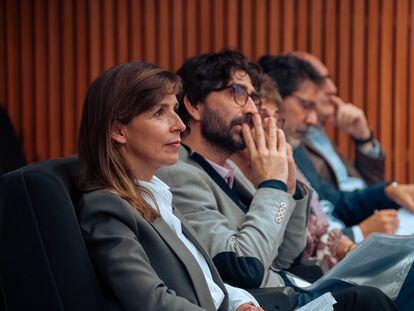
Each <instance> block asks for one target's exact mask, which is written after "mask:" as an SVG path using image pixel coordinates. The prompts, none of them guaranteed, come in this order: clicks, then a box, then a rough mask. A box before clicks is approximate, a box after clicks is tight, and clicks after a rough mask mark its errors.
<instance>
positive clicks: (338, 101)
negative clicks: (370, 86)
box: [330, 95, 345, 108]
mask: <svg viewBox="0 0 414 311" xmlns="http://www.w3.org/2000/svg"><path fill="white" fill-rule="evenodd" d="M330 100H331V102H332V104H334V105H335V106H336V107H337V108H339V107H341V106H343V105H345V102H344V101H343V100H342V98H340V97H339V96H335V95H332V96H331V97H330Z"/></svg>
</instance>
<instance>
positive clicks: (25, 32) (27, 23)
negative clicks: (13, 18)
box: [20, 1, 34, 162]
mask: <svg viewBox="0 0 414 311" xmlns="http://www.w3.org/2000/svg"><path fill="white" fill-rule="evenodd" d="M20 18H21V19H20V20H21V23H22V24H21V28H20V42H21V43H20V44H21V47H22V52H21V64H22V65H21V67H20V69H21V96H22V97H21V101H22V138H23V139H24V142H25V143H24V152H25V154H26V158H27V160H28V161H29V162H32V161H34V124H33V111H34V105H33V98H34V96H33V95H34V93H33V86H32V83H33V63H34V59H33V53H32V51H33V35H32V30H33V26H32V24H33V20H32V18H33V16H32V4H31V3H30V2H29V1H22V2H21V5H20Z"/></svg>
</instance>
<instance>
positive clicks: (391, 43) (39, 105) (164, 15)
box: [0, 0, 414, 182]
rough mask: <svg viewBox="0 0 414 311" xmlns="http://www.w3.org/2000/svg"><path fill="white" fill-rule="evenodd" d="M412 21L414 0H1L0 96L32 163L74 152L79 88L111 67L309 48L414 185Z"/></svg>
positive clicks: (391, 173)
mask: <svg viewBox="0 0 414 311" xmlns="http://www.w3.org/2000/svg"><path fill="white" fill-rule="evenodd" d="M413 22H414V0H211V1H208V0H142V1H138V0H102V1H97V0H89V1H86V0H73V1H71V0H65V1H63V0H62V1H58V0H35V1H28V0H0V102H2V104H3V105H5V106H6V107H7V109H8V111H9V114H10V116H11V118H12V120H13V122H14V124H15V126H16V128H17V130H18V132H19V134H20V135H21V137H22V139H23V143H24V150H25V153H26V156H27V159H28V161H29V162H32V161H38V160H43V159H48V158H51V157H57V156H64V155H69V154H72V153H74V152H76V135H77V129H78V124H79V119H80V115H81V109H82V103H83V97H84V95H85V91H86V88H87V86H88V84H89V83H90V81H91V80H92V79H93V78H94V77H96V76H97V75H98V74H99V73H100V72H101V71H102V70H104V69H105V68H108V67H110V66H112V65H115V64H119V63H124V62H127V61H130V60H147V61H149V62H154V63H157V64H158V65H160V66H162V67H164V68H166V69H171V70H176V69H177V68H178V67H179V66H180V65H181V63H182V62H183V60H185V59H186V58H187V57H189V56H193V55H195V54H198V53H202V52H207V51H216V50H219V49H222V48H237V49H240V50H241V51H242V52H244V53H245V54H246V55H247V56H249V57H251V58H253V59H256V58H258V57H260V56H261V55H263V54H265V53H272V54H276V53H279V52H283V51H291V50H303V51H310V52H312V53H314V54H316V55H318V56H320V57H321V58H322V59H323V60H324V61H325V62H326V63H327V64H328V67H329V68H330V70H331V75H332V77H333V78H334V80H335V81H336V82H337V84H338V87H339V92H340V96H341V97H343V98H344V99H345V100H347V101H351V102H353V103H354V104H356V105H358V106H360V107H363V109H364V110H365V111H366V113H367V115H368V119H369V123H370V125H371V126H372V128H373V130H374V132H375V133H376V135H378V137H379V138H380V140H381V142H382V144H383V146H384V147H385V150H386V152H387V155H388V157H387V176H388V177H389V178H395V179H397V180H398V181H400V182H414V122H410V120H412V119H414V106H413V104H410V103H413V102H414V87H413V86H414V28H413ZM328 130H329V133H330V134H331V135H333V137H335V139H336V141H337V142H338V144H339V146H340V149H341V150H342V151H343V152H345V153H348V154H350V155H351V154H352V144H350V142H349V141H348V140H347V138H346V137H345V136H344V135H343V134H338V133H336V132H335V131H333V129H332V128H329V129H328ZM3 147H4V146H2V148H3ZM0 152H1V151H0Z"/></svg>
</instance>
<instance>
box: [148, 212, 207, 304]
mask: <svg viewBox="0 0 414 311" xmlns="http://www.w3.org/2000/svg"><path fill="white" fill-rule="evenodd" d="M151 225H152V226H153V228H154V229H155V230H156V231H157V232H158V234H159V235H160V236H161V238H162V239H163V240H164V241H165V243H167V244H168V245H169V246H170V247H171V250H172V251H173V252H174V253H175V254H176V255H177V257H178V258H179V259H180V260H181V261H182V262H183V264H184V266H185V267H186V268H187V271H188V273H189V275H190V277H191V280H192V281H193V286H194V290H195V292H196V294H197V298H198V301H199V303H200V305H201V306H202V307H203V308H206V309H208V310H215V306H214V302H213V299H212V298H211V295H209V294H208V293H209V292H210V290H209V288H208V285H207V282H206V280H205V277H204V274H203V271H202V270H201V268H200V266H199V265H198V262H197V261H196V260H195V258H194V256H193V255H192V254H191V252H190V251H189V250H188V249H187V247H186V246H185V245H184V243H182V242H181V240H180V239H179V238H178V236H177V235H176V233H175V232H173V231H172V230H171V228H170V227H169V226H168V225H167V224H166V223H165V221H164V220H162V219H161V218H158V219H156V220H154V221H153V222H151ZM183 232H184V230H183ZM192 242H193V241H192ZM196 246H197V247H199V246H198V245H196ZM203 255H204V254H203ZM172 273H174V271H172Z"/></svg>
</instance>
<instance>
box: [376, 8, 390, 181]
mask: <svg viewBox="0 0 414 311" xmlns="http://www.w3.org/2000/svg"><path fill="white" fill-rule="evenodd" d="M393 10H394V8H393V1H392V0H382V10H381V11H382V15H381V37H380V42H381V47H380V51H381V56H380V68H381V72H380V77H381V78H380V96H379V98H380V107H381V112H380V115H379V117H380V121H381V122H380V140H381V144H382V146H383V147H384V148H385V151H387V154H388V155H391V150H392V140H391V138H392V137H391V133H390V124H392V117H391V116H392V110H391V105H390V103H392V100H393V98H392V80H393V76H392V49H391V48H390V47H391V46H392V45H393V29H392V23H393V19H392V18H393ZM391 159H392V158H391V157H390V156H388V157H387V159H386V174H387V176H391Z"/></svg>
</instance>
